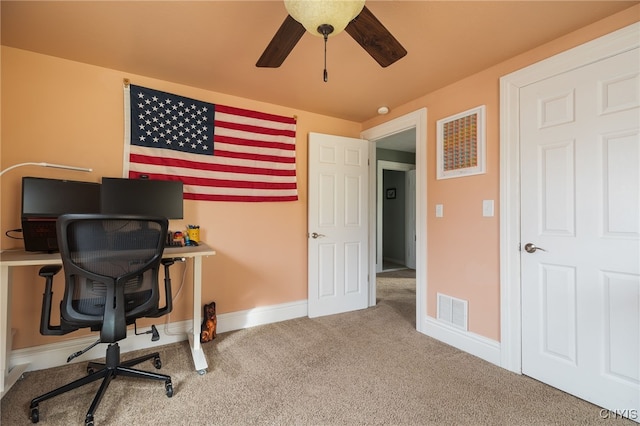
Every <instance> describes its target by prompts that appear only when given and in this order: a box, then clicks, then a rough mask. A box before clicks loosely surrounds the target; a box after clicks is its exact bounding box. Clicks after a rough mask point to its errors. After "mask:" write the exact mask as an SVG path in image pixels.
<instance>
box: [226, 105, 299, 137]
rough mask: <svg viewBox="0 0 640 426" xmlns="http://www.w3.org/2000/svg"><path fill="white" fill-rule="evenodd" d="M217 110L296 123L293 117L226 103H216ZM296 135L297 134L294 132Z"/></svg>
mask: <svg viewBox="0 0 640 426" xmlns="http://www.w3.org/2000/svg"><path fill="white" fill-rule="evenodd" d="M215 110H216V111H219V112H224V113H226V114H233V115H240V116H243V117H249V118H257V119H259V120H267V121H276V122H278V123H286V124H296V119H295V118H293V117H283V116H281V115H274V114H268V113H266V112H259V111H250V110H248V109H242V108H235V107H230V106H224V105H216V106H215ZM294 136H295V134H294Z"/></svg>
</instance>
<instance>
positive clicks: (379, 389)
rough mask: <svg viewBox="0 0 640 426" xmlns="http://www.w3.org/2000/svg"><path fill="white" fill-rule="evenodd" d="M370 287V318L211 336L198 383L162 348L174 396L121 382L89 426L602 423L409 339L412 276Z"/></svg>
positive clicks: (584, 409)
mask: <svg viewBox="0 0 640 426" xmlns="http://www.w3.org/2000/svg"><path fill="white" fill-rule="evenodd" d="M405 273H407V272H405ZM409 273H410V272H409ZM378 284H379V286H378V290H377V296H378V298H379V303H378V305H377V306H376V307H374V308H370V309H365V310H362V311H358V312H351V313H347V314H341V315H333V316H329V317H323V318H317V319H309V318H300V319H295V320H291V321H284V322H280V323H277V324H270V325H266V326H260V327H254V328H251V329H247V330H241V331H235V332H229V333H224V334H221V335H219V336H218V338H216V339H215V340H214V341H213V342H211V343H207V344H206V345H205V352H206V354H207V361H208V363H209V372H208V373H207V374H206V375H204V376H199V375H197V374H196V373H195V372H194V371H193V365H192V362H191V360H190V352H189V348H188V345H187V343H186V342H184V343H180V344H173V345H168V346H165V347H163V348H161V356H162V360H163V368H162V370H161V371H163V372H165V373H167V374H170V375H171V376H172V378H173V383H174V390H175V394H174V396H173V398H167V397H166V396H165V394H164V387H163V385H162V384H160V383H157V382H149V381H142V380H135V379H127V378H125V377H120V378H118V379H116V380H115V381H113V382H112V383H111V386H110V388H109V390H108V391H107V393H106V395H105V397H104V398H103V400H102V403H101V405H100V407H99V408H98V411H97V413H96V418H95V420H96V425H176V424H177V425H251V424H265V425H431V424H442V425H602V424H603V420H602V419H600V417H599V412H600V409H599V408H598V407H596V406H594V405H591V404H589V403H587V402H584V401H582V400H580V399H577V398H574V397H572V396H570V395H567V394H565V393H563V392H560V391H559V390H556V389H554V388H551V387H549V386H546V385H544V384H542V383H539V382H537V381H535V380H532V379H530V378H528V377H524V376H519V375H516V374H513V373H510V372H508V371H506V370H504V369H501V368H499V367H496V366H494V365H492V364H489V363H487V362H484V361H482V360H480V359H478V358H476V357H474V356H471V355H469V354H466V353H464V352H461V351H459V350H457V349H454V348H452V347H450V346H447V345H445V344H443V343H440V342H438V341H436V340H434V339H431V338H428V337H426V336H424V335H422V334H420V333H418V332H416V331H415V325H414V323H415V279H412V277H406V276H398V274H394V275H392V276H386V274H383V276H381V277H380V278H379V280H378ZM134 355H135V354H125V355H124V358H128V357H131V356H134ZM143 366H144V368H146V369H150V370H153V366H152V365H151V363H150V362H149V363H148V364H144V365H143ZM83 374H84V365H83V364H75V365H70V366H64V367H58V368H53V369H49V370H42V371H36V372H31V373H28V374H27V375H26V377H25V378H24V380H21V381H19V382H18V383H16V385H15V386H14V387H13V388H12V389H11V390H10V391H9V393H8V394H7V395H6V396H5V397H4V398H3V399H2V406H1V407H2V413H1V417H0V420H1V423H2V425H3V426H8V425H26V424H29V420H28V408H29V402H30V399H31V398H33V397H34V396H36V395H37V394H39V393H42V392H44V391H47V390H50V389H52V388H54V387H56V386H59V385H62V384H64V383H66V382H68V381H70V380H71V379H75V378H76V377H79V376H81V375H83ZM97 386H98V385H97V384H93V385H90V386H88V387H86V388H85V390H82V391H74V392H71V393H68V394H66V395H63V396H59V397H57V398H54V399H53V400H50V401H46V402H43V403H42V404H41V405H40V419H41V420H40V424H42V425H65V426H66V425H74V424H75V425H81V424H83V422H84V416H85V413H86V410H87V408H88V407H89V404H90V403H91V400H92V398H93V393H94V391H95V390H96V389H97ZM608 423H610V422H608ZM615 424H616V425H620V426H623V425H633V424H635V423H632V422H630V421H627V420H616V421H615Z"/></svg>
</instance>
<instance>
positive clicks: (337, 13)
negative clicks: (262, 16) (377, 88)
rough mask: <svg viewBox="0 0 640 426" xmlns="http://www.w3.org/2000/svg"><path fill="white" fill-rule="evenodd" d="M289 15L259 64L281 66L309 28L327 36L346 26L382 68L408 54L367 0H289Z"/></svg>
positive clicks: (313, 32)
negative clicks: (367, 3) (378, 17)
mask: <svg viewBox="0 0 640 426" xmlns="http://www.w3.org/2000/svg"><path fill="white" fill-rule="evenodd" d="M285 7H286V8H287V11H288V12H289V15H287V17H286V18H285V20H284V22H283V23H282V25H281V26H280V28H279V29H278V31H277V32H276V34H275V35H274V36H273V38H272V39H271V41H270V42H269V44H268V45H267V48H266V49H265V50H264V52H263V53H262V56H260V59H258V62H257V63H256V66H257V67H266V68H278V67H279V66H280V65H282V63H283V62H284V60H285V59H286V58H287V56H288V55H289V53H291V51H292V50H293V48H294V47H295V45H296V43H298V41H299V40H300V38H301V37H302V35H303V34H304V33H305V31H309V32H310V33H311V34H314V35H319V36H321V37H324V42H325V71H324V80H325V81H327V71H326V44H327V38H328V37H329V35H335V34H338V33H339V32H341V31H342V30H343V29H344V30H345V31H346V32H347V33H348V34H349V35H350V36H351V37H352V38H353V39H354V40H355V41H356V42H357V43H358V44H359V45H360V46H362V48H363V49H364V50H365V51H366V52H367V53H368V54H369V55H371V57H372V58H373V59H375V60H376V62H378V64H380V66H382V67H388V66H389V65H391V64H393V63H394V62H396V61H397V60H399V59H401V58H402V57H404V56H405V55H406V54H407V51H406V50H405V48H404V47H402V45H401V44H400V43H399V42H398V40H396V39H395V37H394V36H393V35H391V33H390V32H389V31H388V30H387V29H386V28H385V27H384V25H382V23H381V22H380V21H379V20H378V19H377V18H376V17H375V16H374V15H373V13H371V11H370V10H369V9H368V8H367V7H366V6H365V5H364V0H355V1H354V0H347V1H344V0H315V1H310V0H285Z"/></svg>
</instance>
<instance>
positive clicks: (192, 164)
mask: <svg viewBox="0 0 640 426" xmlns="http://www.w3.org/2000/svg"><path fill="white" fill-rule="evenodd" d="M130 161H131V163H137V164H151V165H155V166H172V167H181V168H185V169H199V170H206V171H211V172H226V173H244V174H253V175H268V176H295V175H296V171H295V170H281V169H266V168H260V167H243V166H232V165H226V164H216V163H203V162H198V161H189V160H181V159H175V158H164V157H151V156H148V155H140V154H131V156H130Z"/></svg>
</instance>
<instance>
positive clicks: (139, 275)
mask: <svg viewBox="0 0 640 426" xmlns="http://www.w3.org/2000/svg"><path fill="white" fill-rule="evenodd" d="M57 226H58V240H59V244H58V245H59V247H60V254H61V256H62V260H63V266H64V270H65V279H66V290H65V296H64V299H63V304H62V309H61V314H62V317H63V319H64V320H66V321H67V322H68V323H70V324H74V325H85V326H92V327H94V328H100V329H101V338H102V340H103V341H117V340H120V339H122V338H124V337H125V336H126V325H127V324H129V323H131V322H133V320H134V319H135V318H139V317H142V316H146V314H149V313H151V312H153V311H154V310H157V309H158V302H159V288H158V269H159V266H160V261H161V259H162V252H163V249H164V241H165V236H166V234H167V228H168V223H167V219H165V218H153V217H141V216H118V215H63V216H60V218H59V219H58V224H57Z"/></svg>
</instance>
